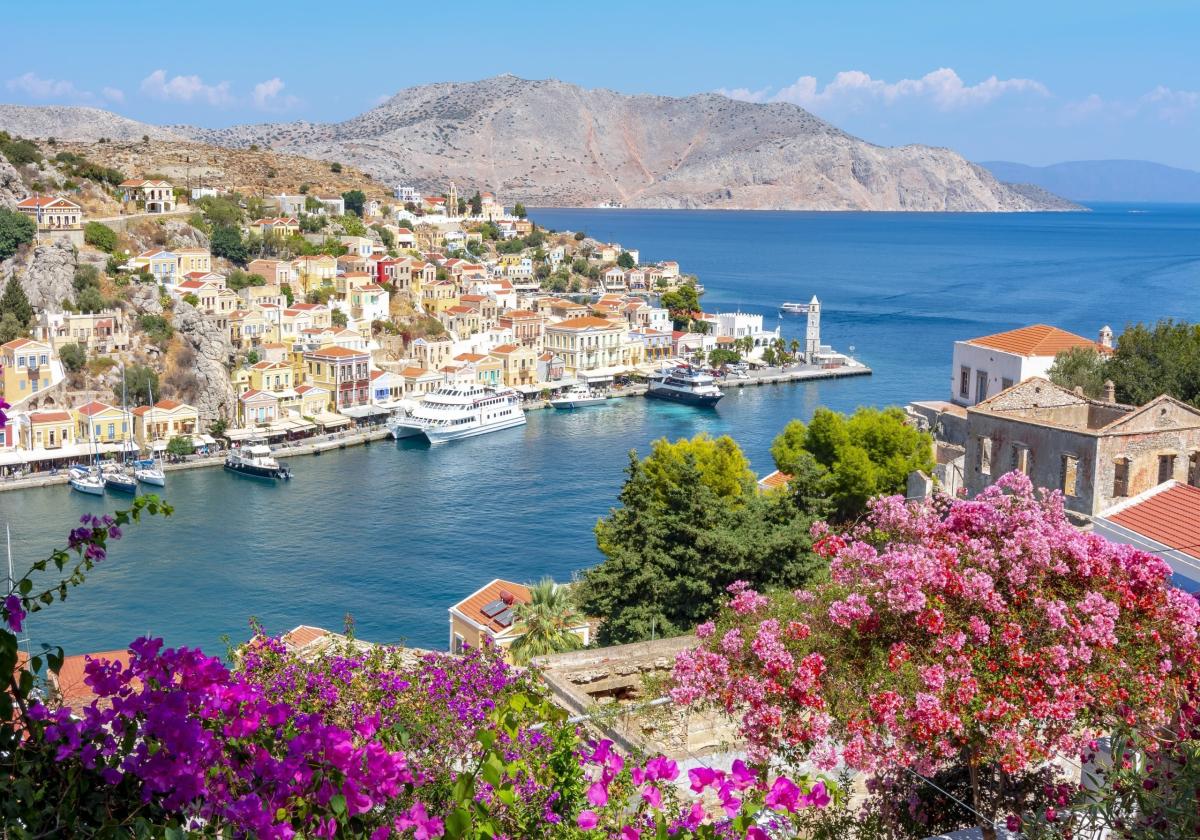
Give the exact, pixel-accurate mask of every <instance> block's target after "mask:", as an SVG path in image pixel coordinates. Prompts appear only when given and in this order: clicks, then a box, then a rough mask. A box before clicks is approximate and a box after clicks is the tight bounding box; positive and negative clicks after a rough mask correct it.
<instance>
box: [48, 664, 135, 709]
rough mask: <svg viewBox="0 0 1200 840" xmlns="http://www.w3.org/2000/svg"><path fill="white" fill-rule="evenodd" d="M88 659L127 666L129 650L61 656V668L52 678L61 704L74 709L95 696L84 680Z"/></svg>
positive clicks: (81, 706)
mask: <svg viewBox="0 0 1200 840" xmlns="http://www.w3.org/2000/svg"><path fill="white" fill-rule="evenodd" d="M89 659H98V660H100V661H102V662H119V663H120V664H121V667H123V668H124V667H128V666H129V651H127V650H106V651H102V652H100V653H81V654H77V655H75V656H67V657H64V658H63V663H62V668H60V669H59V671H58V676H57V677H53V678H52V679H53V680H54V685H55V687H56V688H57V689H58V693H59V695H60V696H61V697H62V702H63V704H64V705H65V706H68V707H70V708H72V709H74V710H76V711H78V710H80V709H82V708H83V707H85V706H87V705H89V704H90V703H91V702H92V700H93V699H95V696H96V695H95V694H94V693H93V692H92V687H91V686H89V685H88V684H87V683H86V682H84V677H85V676H86V668H87V663H88V660H89Z"/></svg>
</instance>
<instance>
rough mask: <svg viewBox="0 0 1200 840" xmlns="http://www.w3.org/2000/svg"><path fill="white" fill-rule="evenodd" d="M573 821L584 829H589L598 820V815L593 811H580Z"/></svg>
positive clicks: (593, 826)
mask: <svg viewBox="0 0 1200 840" xmlns="http://www.w3.org/2000/svg"><path fill="white" fill-rule="evenodd" d="M575 822H576V823H577V824H578V825H579V827H580V828H582V829H583V830H584V831H591V830H592V829H593V828H595V827H596V824H597V823H599V822H600V817H599V816H597V815H596V812H595V811H580V812H579V816H578V817H576V818H575Z"/></svg>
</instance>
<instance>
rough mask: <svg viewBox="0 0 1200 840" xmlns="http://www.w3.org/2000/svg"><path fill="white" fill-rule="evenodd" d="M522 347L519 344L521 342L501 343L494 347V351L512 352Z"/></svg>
mask: <svg viewBox="0 0 1200 840" xmlns="http://www.w3.org/2000/svg"><path fill="white" fill-rule="evenodd" d="M520 347H521V345H519V344H501V345H500V346H499V347H493V348H492V352H493V353H511V352H513V351H514V350H519V349H520Z"/></svg>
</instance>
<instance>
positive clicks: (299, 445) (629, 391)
mask: <svg viewBox="0 0 1200 840" xmlns="http://www.w3.org/2000/svg"><path fill="white" fill-rule="evenodd" d="M870 374H871V369H870V368H869V367H867V366H866V365H862V364H857V363H856V364H853V365H842V366H839V367H834V368H822V367H817V366H815V365H799V366H795V367H789V368H787V369H784V368H778V367H776V368H762V369H760V370H751V371H746V372H745V374H744V376H745V378H744V379H743V378H740V377H734V376H727V377H725V378H724V379H722V380H721V384H720V387H721V388H723V389H728V388H746V387H749V386H756V385H780V384H784V383H789V382H808V381H813V380H818V379H838V378H842V377H847V376H869V375H870ZM611 393H612V395H613V396H615V397H640V396H643V395H644V394H645V393H646V386H645V385H644V384H640V383H634V384H630V385H625V386H622V387H615V388H612V389H611ZM549 407H550V403H549V401H548V400H540V399H539V400H534V401H533V402H531V403H529V404H527V405H525V406H524V408H525V410H527V411H530V410H538V409H543V408H549ZM387 437H388V431H387V429H385V428H384V427H383V426H371V427H368V428H363V429H355V430H353V431H345V432H334V433H332V434H327V435H320V436H318V437H313V438H305V439H304V440H298V441H282V442H280V443H275V444H272V445H271V450H272V454H273V455H274V456H275V457H276V458H295V457H299V456H301V455H320V454H322V453H324V452H329V451H331V450H334V449H346V448H348V447H351V446H363V445H367V444H370V443H372V442H374V441H380V440H386V439H387ZM223 463H225V452H224V451H222V452H220V453H218V454H215V455H192V456H189V457H188V458H187V459H185V460H183V461H179V462H176V463H163V465H162V467H163V470H164V471H165V472H174V471H177V470H194V469H200V468H203V467H219V466H221V465H222V464H223ZM66 483H67V472H66V470H59V471H58V472H54V473H50V472H44V473H36V474H34V475H29V476H24V477H21V478H3V479H0V492H3V491H6V490H24V489H26V488H29V487H50V486H53V485H56V484H66Z"/></svg>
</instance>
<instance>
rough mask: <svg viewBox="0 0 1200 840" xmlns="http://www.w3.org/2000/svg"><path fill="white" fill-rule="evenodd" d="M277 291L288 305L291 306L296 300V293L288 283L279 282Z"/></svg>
mask: <svg viewBox="0 0 1200 840" xmlns="http://www.w3.org/2000/svg"><path fill="white" fill-rule="evenodd" d="M279 293H280V294H281V295H283V296H284V298H285V299H286V300H287V305H288V306H291V305H292V304H293V303H295V302H296V293H295V292H293V291H292V286H291V284H290V283H280V284H279Z"/></svg>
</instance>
